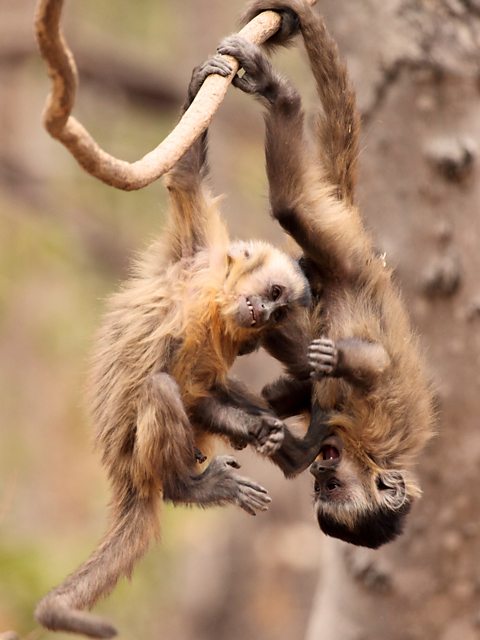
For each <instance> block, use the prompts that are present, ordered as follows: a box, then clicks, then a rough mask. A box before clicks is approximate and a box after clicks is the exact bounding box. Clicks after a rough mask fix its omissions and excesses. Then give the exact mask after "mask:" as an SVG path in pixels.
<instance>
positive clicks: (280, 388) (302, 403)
mask: <svg viewBox="0 0 480 640" xmlns="http://www.w3.org/2000/svg"><path fill="white" fill-rule="evenodd" d="M312 386H313V385H312V380H311V379H309V380H295V379H294V378H290V377H288V376H281V377H280V378H278V379H277V380H275V381H274V382H270V383H269V384H267V385H265V386H264V387H263V389H262V396H263V397H264V398H265V400H266V401H267V403H268V405H269V406H270V407H271V408H272V409H273V411H275V413H276V415H278V417H279V418H282V419H285V418H290V417H291V416H297V415H299V414H301V413H306V412H308V411H310V409H311V401H312Z"/></svg>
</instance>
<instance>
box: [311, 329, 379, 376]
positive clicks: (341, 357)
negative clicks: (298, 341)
mask: <svg viewBox="0 0 480 640" xmlns="http://www.w3.org/2000/svg"><path fill="white" fill-rule="evenodd" d="M308 358H309V362H310V366H311V369H312V378H314V379H319V378H321V377H323V376H326V375H329V376H333V377H336V378H340V377H343V378H345V379H346V380H347V381H348V382H350V383H352V384H355V385H357V386H360V387H372V386H374V385H375V383H376V382H377V381H378V380H379V378H380V376H382V374H384V373H385V371H386V370H387V369H388V367H389V365H390V356H389V355H388V353H387V352H386V350H385V348H384V347H383V345H381V344H380V343H379V342H367V341H366V340H361V339H359V338H346V339H342V340H338V341H336V342H334V341H333V340H329V339H328V338H319V339H318V340H314V341H313V342H312V343H311V345H310V347H309V349H308Z"/></svg>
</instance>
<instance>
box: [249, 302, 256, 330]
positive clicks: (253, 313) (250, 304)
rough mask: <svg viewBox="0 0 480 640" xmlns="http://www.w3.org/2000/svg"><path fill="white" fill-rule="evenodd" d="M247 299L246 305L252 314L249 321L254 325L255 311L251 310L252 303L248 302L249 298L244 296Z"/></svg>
mask: <svg viewBox="0 0 480 640" xmlns="http://www.w3.org/2000/svg"><path fill="white" fill-rule="evenodd" d="M246 301H247V307H248V309H249V311H250V315H251V316H252V323H251V325H250V326H251V327H253V326H255V325H256V324H257V319H256V318H255V311H254V310H253V305H252V303H251V302H250V300H249V299H248V298H246Z"/></svg>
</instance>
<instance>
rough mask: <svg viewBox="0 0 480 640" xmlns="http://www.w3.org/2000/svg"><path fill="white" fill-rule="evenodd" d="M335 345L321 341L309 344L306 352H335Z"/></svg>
mask: <svg viewBox="0 0 480 640" xmlns="http://www.w3.org/2000/svg"><path fill="white" fill-rule="evenodd" d="M336 350H337V349H336V347H335V345H333V344H325V343H321V344H311V345H310V346H309V347H308V353H329V354H330V353H331V354H333V353H335V352H336Z"/></svg>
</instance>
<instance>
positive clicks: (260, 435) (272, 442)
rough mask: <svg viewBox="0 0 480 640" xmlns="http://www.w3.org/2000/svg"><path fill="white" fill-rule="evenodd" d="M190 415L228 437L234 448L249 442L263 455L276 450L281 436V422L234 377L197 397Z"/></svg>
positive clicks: (204, 426)
mask: <svg viewBox="0 0 480 640" xmlns="http://www.w3.org/2000/svg"><path fill="white" fill-rule="evenodd" d="M192 418H193V420H194V422H195V423H196V424H199V425H200V426H201V427H202V428H203V429H205V430H207V431H210V432H211V433H216V434H219V435H224V436H227V437H228V438H229V439H230V441H231V442H232V445H233V446H234V447H236V448H240V449H241V448H243V447H245V446H246V445H247V444H249V443H251V444H254V445H255V447H256V449H257V450H258V451H259V452H260V453H263V454H265V455H270V454H271V453H272V452H273V451H274V450H276V449H278V447H279V446H280V444H281V442H282V439H283V427H284V425H283V423H282V422H281V421H280V420H279V419H278V418H277V416H274V415H273V414H272V413H271V412H270V411H269V409H268V406H267V405H266V403H265V402H264V401H263V400H262V398H260V397H258V396H256V395H254V394H252V393H251V392H250V391H249V390H248V389H247V388H246V387H245V385H243V384H242V383H241V382H239V381H238V380H234V379H228V380H227V382H226V383H225V384H224V385H220V384H218V385H215V387H213V388H212V389H211V390H210V394H209V395H208V396H206V397H204V398H200V399H199V400H198V401H197V403H196V404H195V406H194V407H193V409H192Z"/></svg>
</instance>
